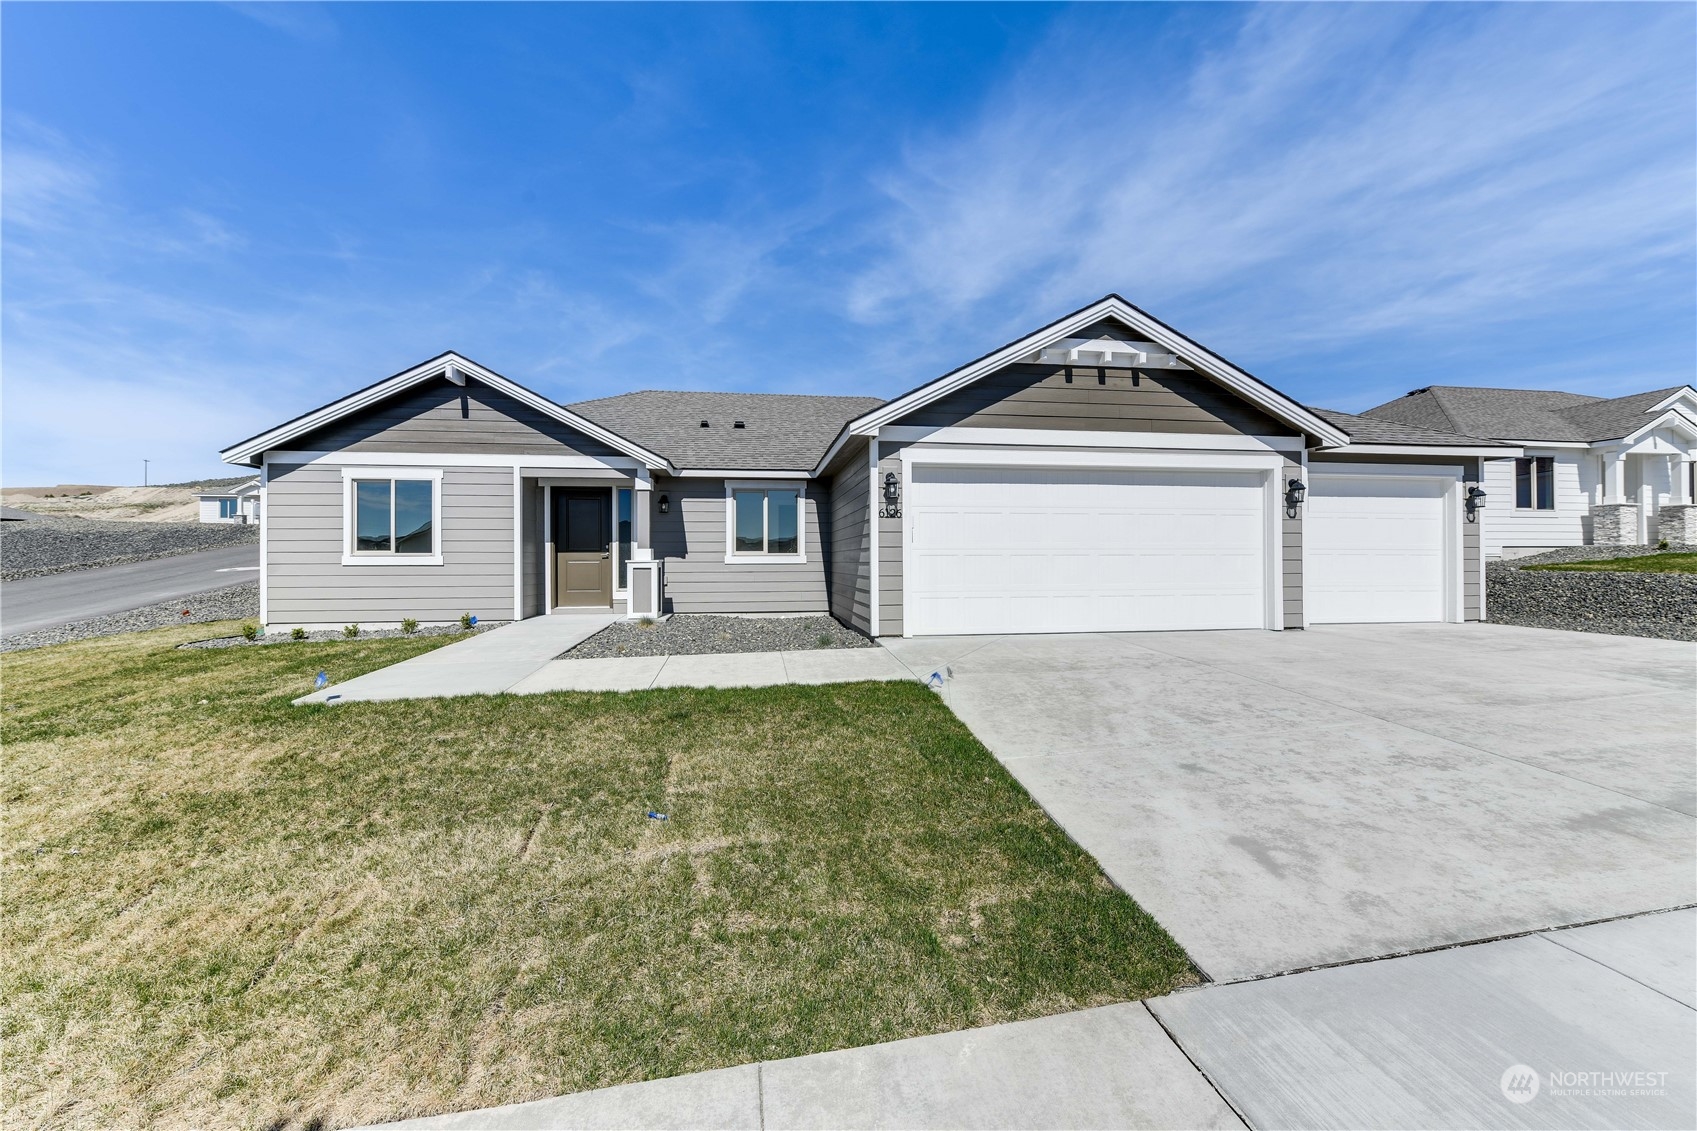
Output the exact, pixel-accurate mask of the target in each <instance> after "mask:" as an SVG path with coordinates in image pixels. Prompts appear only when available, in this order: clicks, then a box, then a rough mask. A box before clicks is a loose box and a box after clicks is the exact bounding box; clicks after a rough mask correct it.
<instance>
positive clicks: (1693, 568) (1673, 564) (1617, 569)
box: [1520, 554, 1697, 573]
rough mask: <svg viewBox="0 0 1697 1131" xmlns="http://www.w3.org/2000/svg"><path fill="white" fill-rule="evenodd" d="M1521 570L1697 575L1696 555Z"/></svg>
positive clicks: (1604, 560) (1556, 564) (1535, 566)
mask: <svg viewBox="0 0 1697 1131" xmlns="http://www.w3.org/2000/svg"><path fill="white" fill-rule="evenodd" d="M1520 568H1521V569H1540V570H1563V571H1567V570H1571V571H1575V572H1579V573H1697V554H1646V555H1644V556H1643V557H1640V558H1604V559H1601V560H1599V561H1589V562H1552V563H1550V564H1548V565H1529V566H1521V567H1520Z"/></svg>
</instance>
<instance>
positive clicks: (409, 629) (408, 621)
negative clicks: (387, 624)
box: [401, 617, 418, 636]
mask: <svg viewBox="0 0 1697 1131" xmlns="http://www.w3.org/2000/svg"><path fill="white" fill-rule="evenodd" d="M401 631H402V632H404V633H406V634H407V635H408V636H411V635H412V634H413V633H415V632H417V631H418V621H417V619H415V618H413V617H406V618H404V619H403V620H402V621H401Z"/></svg>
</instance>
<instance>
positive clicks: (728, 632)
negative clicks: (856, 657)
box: [561, 613, 873, 660]
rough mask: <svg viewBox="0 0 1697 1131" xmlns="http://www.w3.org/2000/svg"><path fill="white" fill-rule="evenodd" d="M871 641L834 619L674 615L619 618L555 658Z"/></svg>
mask: <svg viewBox="0 0 1697 1131" xmlns="http://www.w3.org/2000/svg"><path fill="white" fill-rule="evenodd" d="M872 646H873V644H872V641H871V640H869V639H867V638H866V637H864V636H862V635H861V634H860V633H858V632H856V631H854V630H853V629H851V628H846V627H844V626H843V624H842V623H841V622H840V621H838V620H837V619H836V618H835V617H831V616H817V617H723V616H712V615H709V614H706V613H678V614H676V615H674V616H672V617H669V618H667V619H666V620H664V621H660V622H658V623H655V624H651V625H644V624H642V622H640V621H620V622H619V623H617V624H614V625H611V626H609V627H607V628H604V629H602V630H601V631H600V632H597V633H596V634H595V635H594V636H591V637H590V638H589V639H588V640H585V641H584V642H583V643H581V644H579V645H578V646H577V647H576V648H573V649H571V651H569V652H566V653H565V654H564V655H562V656H561V659H572V660H601V659H613V658H616V657H620V656H711V655H723V654H728V653H737V652H798V651H804V650H815V649H820V648H871V647H872Z"/></svg>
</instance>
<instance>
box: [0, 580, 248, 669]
mask: <svg viewBox="0 0 1697 1131" xmlns="http://www.w3.org/2000/svg"><path fill="white" fill-rule="evenodd" d="M184 609H187V610H188V614H189V615H188V616H184V615H183V610H184ZM258 616H259V585H258V584H257V583H255V582H249V583H247V584H246V585H231V586H229V587H228V588H225V589H211V590H208V591H207V592H205V593H196V594H194V595H193V596H189V597H178V598H176V599H175V600H171V601H161V602H160V603H159V604H157V605H144V606H143V607H141V608H139V609H131V610H130V611H129V612H125V613H112V614H110V615H108V616H103V617H91V618H89V619H88V620H79V621H75V622H73V623H71V624H62V625H58V626H56V627H54V628H43V629H38V630H37V631H35V632H23V633H19V634H18V635H17V636H8V637H6V638H5V639H4V640H0V652H21V651H24V650H25V649H29V648H45V647H47V646H48V645H49V644H64V643H67V642H69V641H72V640H88V639H90V638H92V637H96V636H116V635H117V634H118V633H120V632H143V631H146V630H147V629H150V628H169V627H170V626H172V625H176V624H204V623H206V622H208V621H215V620H251V619H256V618H257V617H258Z"/></svg>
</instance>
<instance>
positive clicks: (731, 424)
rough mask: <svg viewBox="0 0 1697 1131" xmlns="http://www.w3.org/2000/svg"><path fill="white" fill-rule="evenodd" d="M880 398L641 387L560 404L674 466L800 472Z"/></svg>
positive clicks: (875, 405) (700, 468)
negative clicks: (611, 395)
mask: <svg viewBox="0 0 1697 1131" xmlns="http://www.w3.org/2000/svg"><path fill="white" fill-rule="evenodd" d="M883 403H884V402H883V401H881V400H879V399H878V398H877V397H821V396H800V395H795V394H789V393H703V392H667V391H663V390H659V389H645V390H643V391H641V392H635V393H623V394H621V395H619V396H615V397H603V398H601V399H599V400H592V401H578V402H577V403H576V404H572V405H568V406H567V407H568V408H570V409H571V411H573V412H575V413H578V414H579V415H581V416H584V417H587V418H588V419H590V420H593V421H595V422H596V423H598V424H601V425H603V426H604V427H606V428H609V429H613V430H615V431H617V432H619V433H620V434H621V435H624V436H628V437H630V438H631V439H632V440H634V441H636V442H637V443H640V444H642V445H643V446H644V447H646V448H649V449H651V450H652V451H655V452H659V453H660V454H662V455H664V456H665V457H666V458H667V459H668V460H669V461H671V463H672V465H673V466H674V467H677V468H679V469H683V468H691V469H696V470H709V469H710V470H723V471H794V472H797V473H798V474H803V475H805V474H809V473H810V471H811V469H812V468H813V465H814V464H815V463H816V462H817V461H818V460H819V457H820V456H821V455H823V454H824V452H825V449H826V448H827V447H829V446H830V443H831V440H832V438H833V437H835V436H836V435H837V433H838V432H840V431H841V430H842V427H843V425H844V424H846V423H847V422H848V421H850V420H852V419H853V418H854V417H856V416H859V415H862V414H863V413H866V412H868V411H870V410H871V409H874V408H877V407H878V406H879V405H881V404H883ZM702 421H706V422H707V427H705V428H703V427H702V426H701V422H702ZM737 421H741V422H742V423H743V427H741V428H738V427H736V422H737Z"/></svg>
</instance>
